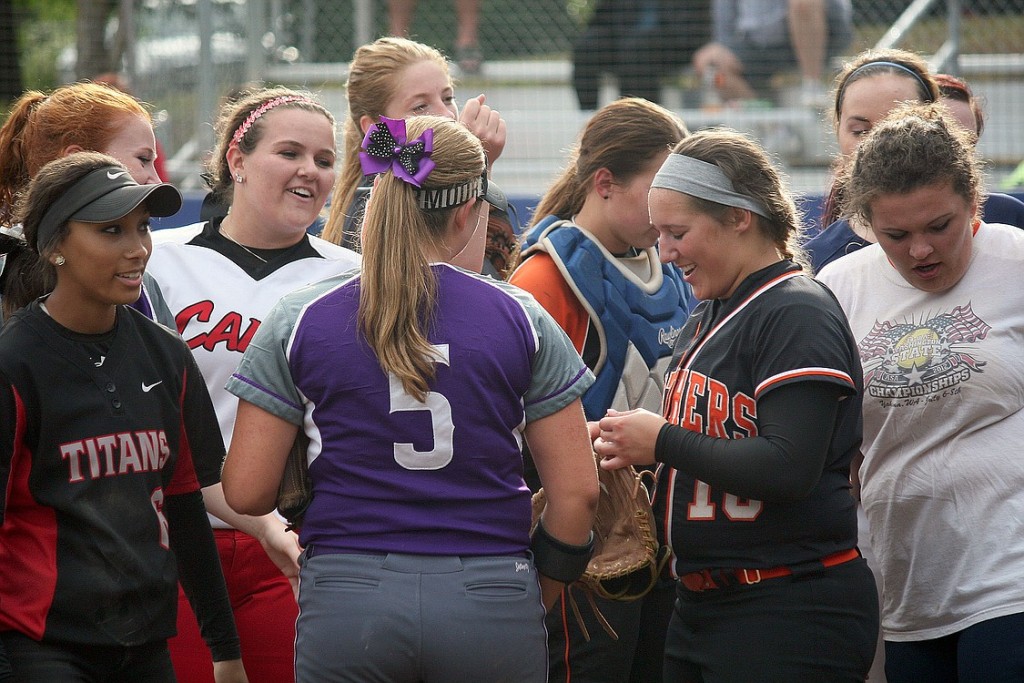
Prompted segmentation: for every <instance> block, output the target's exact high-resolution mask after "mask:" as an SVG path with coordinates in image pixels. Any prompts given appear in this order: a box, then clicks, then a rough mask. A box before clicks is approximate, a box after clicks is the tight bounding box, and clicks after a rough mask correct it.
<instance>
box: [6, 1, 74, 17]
mask: <svg viewBox="0 0 1024 683" xmlns="http://www.w3.org/2000/svg"><path fill="white" fill-rule="evenodd" d="M85 1H88V0H85ZM14 13H15V14H16V15H18V16H20V17H24V18H31V19H35V20H37V21H74V20H75V17H76V16H77V15H78V3H77V2H76V0H14Z"/></svg>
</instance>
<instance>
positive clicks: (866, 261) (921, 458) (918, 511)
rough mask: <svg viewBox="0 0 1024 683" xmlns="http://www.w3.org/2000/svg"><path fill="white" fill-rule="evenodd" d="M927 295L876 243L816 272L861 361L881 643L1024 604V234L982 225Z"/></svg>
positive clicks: (935, 633) (866, 492) (867, 499)
mask: <svg viewBox="0 0 1024 683" xmlns="http://www.w3.org/2000/svg"><path fill="white" fill-rule="evenodd" d="M973 250H974V253H973V256H972V258H971V262H970V265H969V267H968V271H967V273H966V274H965V275H964V277H963V279H961V280H960V282H958V283H957V284H956V285H955V286H954V287H952V288H951V289H949V290H947V291H945V292H942V293H938V294H931V293H927V292H923V291H921V290H919V289H917V288H915V287H913V286H911V285H910V284H908V283H907V282H906V281H905V280H904V279H903V278H902V277H901V276H900V275H899V273H898V272H897V271H896V269H895V268H893V266H892V265H891V264H890V263H889V261H888V260H887V259H886V256H885V254H884V252H883V251H882V249H881V247H879V246H878V245H877V244H875V245H871V246H870V247H867V248H864V249H862V250H860V251H858V252H856V253H853V254H850V255H848V256H845V257H843V258H841V259H839V260H837V261H835V262H834V263H832V264H829V265H828V266H827V267H826V268H824V269H823V270H822V272H821V274H820V276H819V279H820V280H821V281H822V282H824V283H825V284H826V285H828V286H829V287H830V288H831V289H832V291H833V292H835V294H836V297H837V298H838V299H839V302H840V304H841V305H842V306H843V309H844V310H845V311H846V314H847V316H848V317H849V318H850V326H851V328H852V329H853V333H854V337H855V338H856V339H857V345H858V347H859V350H860V355H861V363H862V365H863V368H864V444H863V447H862V448H863V451H864V454H865V459H864V464H863V465H862V467H861V470H860V477H861V482H862V487H863V488H862V491H861V495H862V501H863V504H864V508H865V511H866V512H867V516H868V520H869V523H870V530H871V542H872V545H873V547H874V550H875V552H876V554H877V556H878V560H879V567H878V568H877V569H880V570H881V574H882V577H883V580H884V594H883V606H882V629H883V632H884V636H885V638H886V640H893V641H916V640H928V639H934V638H939V637H942V636H945V635H948V634H951V633H956V632H958V631H961V630H963V629H965V628H967V627H969V626H971V625H973V624H976V623H979V622H982V621H986V620H988V619H993V618H996V617H1001V616H1006V615H1009V614H1016V613H1020V612H1024V581H1021V577H1022V576H1024V453H1022V446H1021V443H1022V441H1024V410H1022V408H1024V232H1022V231H1021V230H1020V229H1018V228H1013V227H1010V226H1006V225H996V224H982V225H981V226H980V228H979V229H978V232H977V234H976V235H975V237H974V243H973Z"/></svg>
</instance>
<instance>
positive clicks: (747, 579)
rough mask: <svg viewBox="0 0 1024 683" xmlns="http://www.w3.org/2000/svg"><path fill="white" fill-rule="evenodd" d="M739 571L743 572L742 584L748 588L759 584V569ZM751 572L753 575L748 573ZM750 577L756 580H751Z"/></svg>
mask: <svg viewBox="0 0 1024 683" xmlns="http://www.w3.org/2000/svg"><path fill="white" fill-rule="evenodd" d="M740 571H742V572H743V583H745V584H747V585H748V586H753V585H754V584H756V583H761V570H760V569H753V570H751V569H741V570H740ZM751 571H753V572H754V573H753V574H751V573H750V572H751ZM751 576H754V577H756V578H755V579H754V580H751V578H750V577H751Z"/></svg>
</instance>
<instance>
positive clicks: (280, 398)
mask: <svg viewBox="0 0 1024 683" xmlns="http://www.w3.org/2000/svg"><path fill="white" fill-rule="evenodd" d="M231 378H232V379H235V380H238V381H239V382H242V383H243V384H247V385H249V386H250V387H252V388H254V389H257V390H259V391H262V392H263V393H264V394H266V395H267V396H270V397H271V398H274V399H276V400H278V401H280V402H281V403H283V404H285V405H286V406H288V407H290V408H294V409H295V410H303V406H301V405H299V404H297V403H295V402H294V401H291V400H290V399H289V398H288V397H287V396H282V395H281V394H278V393H277V392H274V391H271V390H270V389H268V388H267V387H265V386H263V385H262V384H258V383H256V382H254V381H253V380H251V379H249V378H248V377H246V376H244V375H240V374H238V373H237V372H234V373H231Z"/></svg>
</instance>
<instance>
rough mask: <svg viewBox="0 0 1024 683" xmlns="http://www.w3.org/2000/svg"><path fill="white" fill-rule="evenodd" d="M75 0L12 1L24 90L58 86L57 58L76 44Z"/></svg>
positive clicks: (76, 10)
mask: <svg viewBox="0 0 1024 683" xmlns="http://www.w3.org/2000/svg"><path fill="white" fill-rule="evenodd" d="M77 13H78V9H77V4H76V2H75V0H14V15H15V17H16V18H17V28H18V50H19V54H20V56H21V78H22V82H23V83H24V86H25V88H28V89H34V90H47V89H50V88H53V87H55V86H57V85H59V84H60V81H59V78H58V75H57V55H58V54H59V53H60V51H61V50H62V49H63V48H65V47H67V46H68V45H71V44H73V43H74V42H75V17H76V16H77Z"/></svg>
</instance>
